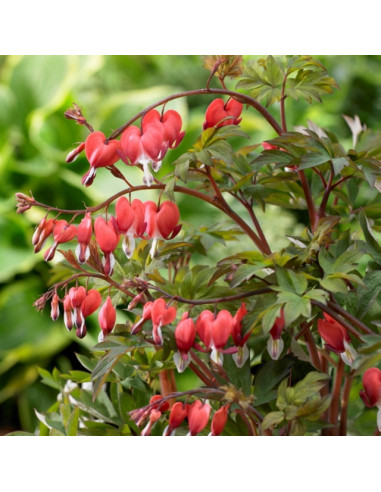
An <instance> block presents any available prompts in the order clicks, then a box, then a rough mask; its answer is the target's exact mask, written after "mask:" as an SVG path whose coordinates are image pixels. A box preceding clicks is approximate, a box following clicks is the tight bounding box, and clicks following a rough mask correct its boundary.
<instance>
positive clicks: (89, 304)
mask: <svg viewBox="0 0 381 492" xmlns="http://www.w3.org/2000/svg"><path fill="white" fill-rule="evenodd" d="M101 302H102V296H101V295H100V293H99V292H98V291H97V290H95V289H90V290H88V291H87V292H86V297H85V299H84V300H83V302H82V305H81V310H82V314H83V317H84V318H87V316H90V314H93V313H94V312H95V311H96V310H97V309H98V308H99V306H100V305H101Z"/></svg>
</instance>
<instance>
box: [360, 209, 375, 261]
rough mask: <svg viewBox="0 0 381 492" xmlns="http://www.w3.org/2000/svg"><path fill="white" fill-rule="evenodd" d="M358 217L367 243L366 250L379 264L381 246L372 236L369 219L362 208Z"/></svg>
mask: <svg viewBox="0 0 381 492" xmlns="http://www.w3.org/2000/svg"><path fill="white" fill-rule="evenodd" d="M358 217H359V221H360V226H361V229H362V231H363V234H364V237H365V241H366V244H367V251H368V253H369V254H370V255H371V256H372V258H373V259H374V260H375V261H376V262H377V263H378V264H379V265H381V246H380V245H379V244H378V242H377V240H376V238H375V237H374V236H373V233H372V230H371V228H370V225H369V221H368V219H367V217H366V215H365V212H364V210H360V213H359V215H358Z"/></svg>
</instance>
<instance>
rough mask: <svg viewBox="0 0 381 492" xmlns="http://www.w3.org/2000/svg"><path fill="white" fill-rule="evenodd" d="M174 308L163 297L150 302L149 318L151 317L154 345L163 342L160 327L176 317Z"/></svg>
mask: <svg viewBox="0 0 381 492" xmlns="http://www.w3.org/2000/svg"><path fill="white" fill-rule="evenodd" d="M176 314H177V311H176V308H175V307H173V306H170V307H169V306H167V305H166V303H165V301H164V299H162V298H159V299H156V300H155V301H154V302H153V304H152V309H151V319H152V335H153V340H154V342H155V343H156V345H162V344H163V335H162V333H161V328H162V326H164V325H168V324H169V323H172V321H173V320H174V319H175V318H176Z"/></svg>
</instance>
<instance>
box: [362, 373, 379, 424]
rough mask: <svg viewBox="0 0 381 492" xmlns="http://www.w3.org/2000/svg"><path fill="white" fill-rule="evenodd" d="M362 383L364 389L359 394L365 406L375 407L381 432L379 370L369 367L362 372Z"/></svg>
mask: <svg viewBox="0 0 381 492" xmlns="http://www.w3.org/2000/svg"><path fill="white" fill-rule="evenodd" d="M362 383H363V386H364V390H362V391H360V396H361V398H362V400H363V402H364V403H365V405H366V406H367V407H377V408H378V412H377V427H378V430H379V431H380V432H381V371H380V369H378V368H377V367H371V368H370V369H367V370H366V371H365V372H364V375H363V378H362Z"/></svg>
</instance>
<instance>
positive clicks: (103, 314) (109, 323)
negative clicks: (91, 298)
mask: <svg viewBox="0 0 381 492" xmlns="http://www.w3.org/2000/svg"><path fill="white" fill-rule="evenodd" d="M98 319H99V325H100V327H101V330H102V334H101V336H100V340H103V339H104V337H105V336H107V335H108V334H109V333H111V331H112V329H113V328H114V326H115V321H116V311H115V308H114V306H113V304H112V301H111V297H110V296H108V297H107V299H106V302H105V303H104V304H103V306H102V307H101V309H100V311H99V316H98ZM102 335H103V336H102Z"/></svg>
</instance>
